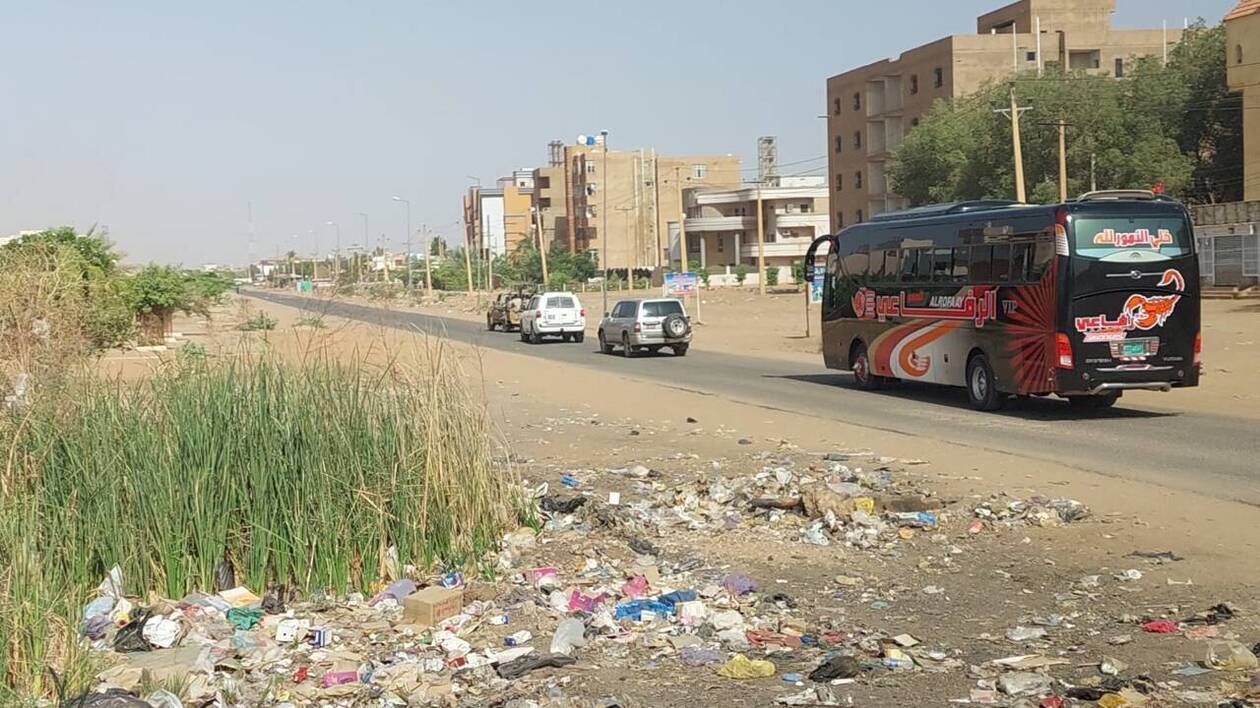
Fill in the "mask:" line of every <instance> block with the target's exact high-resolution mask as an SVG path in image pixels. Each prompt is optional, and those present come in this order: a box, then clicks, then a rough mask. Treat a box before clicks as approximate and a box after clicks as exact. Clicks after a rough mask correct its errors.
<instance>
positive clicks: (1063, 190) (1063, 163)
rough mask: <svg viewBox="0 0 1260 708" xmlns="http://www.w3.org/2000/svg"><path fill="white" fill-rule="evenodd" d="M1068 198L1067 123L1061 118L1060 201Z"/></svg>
mask: <svg viewBox="0 0 1260 708" xmlns="http://www.w3.org/2000/svg"><path fill="white" fill-rule="evenodd" d="M1067 199H1068V178H1067V123H1064V122H1063V119H1062V118H1060V119H1059V201H1060V202H1066V201H1067Z"/></svg>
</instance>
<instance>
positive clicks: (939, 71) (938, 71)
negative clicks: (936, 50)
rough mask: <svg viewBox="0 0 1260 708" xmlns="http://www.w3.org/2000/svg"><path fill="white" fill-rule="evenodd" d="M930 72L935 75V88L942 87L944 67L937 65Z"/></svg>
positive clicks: (943, 83)
mask: <svg viewBox="0 0 1260 708" xmlns="http://www.w3.org/2000/svg"><path fill="white" fill-rule="evenodd" d="M932 73H933V75H934V77H935V84H936V88H941V87H943V86H944V85H945V69H943V68H941V67H939V66H938V67H936V68H935V69H933V70H932Z"/></svg>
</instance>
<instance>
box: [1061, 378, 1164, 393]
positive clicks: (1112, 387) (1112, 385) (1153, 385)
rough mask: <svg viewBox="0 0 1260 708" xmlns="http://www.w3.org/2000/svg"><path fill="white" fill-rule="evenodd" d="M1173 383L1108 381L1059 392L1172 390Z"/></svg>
mask: <svg viewBox="0 0 1260 708" xmlns="http://www.w3.org/2000/svg"><path fill="white" fill-rule="evenodd" d="M1172 388H1173V384H1172V382H1171V381H1143V382H1140V383H1138V382H1135V383H1119V382H1115V381H1111V382H1108V383H1100V384H1098V385H1097V386H1094V387H1093V388H1089V389H1086V390H1084V391H1064V392H1063V393H1061V394H1059V395H1062V396H1102V395H1105V394H1108V393H1116V392H1124V391H1164V392H1168V391H1171V390H1172Z"/></svg>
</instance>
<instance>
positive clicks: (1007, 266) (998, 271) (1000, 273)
mask: <svg viewBox="0 0 1260 708" xmlns="http://www.w3.org/2000/svg"><path fill="white" fill-rule="evenodd" d="M992 258H993V261H992V270H991V271H990V272H989V275H988V277H987V278H985V279H986V280H996V281H997V282H999V283H1009V282H1010V281H1011V244H1009V243H1003V244H998V245H996V246H993V254H992Z"/></svg>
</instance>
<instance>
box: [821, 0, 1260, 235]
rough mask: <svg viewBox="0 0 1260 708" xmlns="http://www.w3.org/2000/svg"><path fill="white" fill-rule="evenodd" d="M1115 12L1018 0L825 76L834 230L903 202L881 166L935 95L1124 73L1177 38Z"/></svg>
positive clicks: (1074, 2) (1086, 4) (1059, 0)
mask: <svg viewBox="0 0 1260 708" xmlns="http://www.w3.org/2000/svg"><path fill="white" fill-rule="evenodd" d="M1114 11H1115V0H1019V1H1018V2H1014V3H1011V4H1010V5H1007V6H1005V7H1002V8H999V9H997V10H994V11H993V12H989V13H987V14H984V15H982V16H980V17H979V18H978V19H977V20H976V30H977V32H976V34H974V35H953V36H950V37H945V38H944V39H940V40H937V41H935V42H932V43H930V44H925V45H923V46H921V47H916V48H914V49H910V50H908V51H905V52H902V53H901V55H899V56H897V57H893V58H891V59H884V60H881V61H878V62H875V63H874V64H868V65H866V66H863V67H860V68H857V69H853V70H851V71H847V72H845V73H843V74H838V75H836V76H832V77H831V78H829V79H827V116H828V120H827V154H828V156H829V159H828V165H829V167H830V169H829V170H828V173H829V179H830V180H831V203H832V207H831V208H832V212H831V225H832V229H833V230H836V231H838V230H839V229H841V228H843V227H844V226H846V225H848V224H852V223H855V222H859V221H865V220H866V219H868V218H870V217H871V216H872V215H875V214H879V213H881V212H884V211H889V210H893V209H901V208H904V207H906V206H908V204H907V202H906V200H905V199H903V198H902V197H899V196H898V195H896V194H895V193H893V191H892V189H891V187H890V186H889V184H888V179H887V173H886V170H885V165H886V163H887V162H888V160H889V157H890V156H891V154H892V153H893V151H895V150H896V149H897V147H898V146H899V145H900V144H901V141H902V139H903V138H904V137H905V135H906V133H908V132H909V131H910V130H912V129H913V128H914V126H916V125H918V124H919V120H920V118H921V117H922V116H923V114H924V113H926V112H927V111H928V109H930V108H931V107H932V104H933V103H934V102H936V101H937V100H941V99H944V100H952V99H954V98H956V97H959V96H963V95H966V94H968V93H972V92H974V91H976V90H977V89H979V88H980V87H981V86H983V85H984V84H985V83H986V82H989V81H993V80H998V79H1001V78H1003V77H1006V76H1009V75H1011V74H1013V73H1015V72H1025V71H1027V72H1033V71H1043V72H1044V71H1059V70H1061V69H1063V68H1064V67H1066V68H1067V69H1068V70H1071V71H1077V70H1081V71H1090V72H1096V73H1101V74H1106V75H1110V76H1116V77H1123V76H1124V74H1125V71H1126V69H1127V68H1128V67H1129V66H1130V65H1131V64H1132V62H1133V61H1134V59H1135V58H1137V57H1140V56H1147V55H1159V54H1161V53H1162V52H1164V51H1166V50H1167V48H1168V47H1169V46H1170V45H1171V44H1172V43H1174V42H1176V41H1177V39H1179V38H1180V36H1181V31H1180V30H1168V31H1165V30H1163V29H1153V30H1115V29H1112V28H1111V15H1112V13H1113V12H1114ZM1257 100H1258V101H1260V98H1258V99H1257ZM1013 189H1014V188H1013V186H1012V191H1013Z"/></svg>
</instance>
